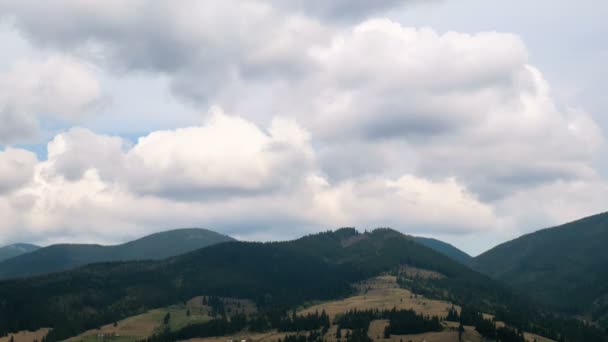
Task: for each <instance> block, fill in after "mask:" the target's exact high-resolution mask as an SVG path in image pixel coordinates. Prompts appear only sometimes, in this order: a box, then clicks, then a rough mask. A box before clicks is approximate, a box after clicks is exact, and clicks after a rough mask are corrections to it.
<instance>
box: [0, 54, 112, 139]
mask: <svg viewBox="0 0 608 342" xmlns="http://www.w3.org/2000/svg"><path fill="white" fill-rule="evenodd" d="M100 97H101V89H100V86H99V84H98V82H97V79H96V77H95V72H94V69H93V67H92V66H91V65H89V64H86V63H83V62H80V61H78V60H75V59H72V58H70V57H65V56H60V55H55V56H51V57H49V58H47V59H45V60H42V61H36V60H30V61H19V62H17V63H15V64H14V65H13V66H12V68H11V69H10V70H8V71H7V72H5V73H4V74H2V75H0V121H2V123H3V124H2V125H1V126H0V143H10V142H14V141H24V140H25V141H26V140H27V139H31V138H32V137H34V136H35V135H36V134H37V133H38V129H39V123H40V119H41V118H53V119H58V120H65V121H74V120H76V119H77V118H78V117H79V116H80V115H82V114H83V113H84V112H85V111H86V110H87V109H89V108H90V107H91V106H93V105H94V104H95V103H96V102H97V101H99V100H100Z"/></svg>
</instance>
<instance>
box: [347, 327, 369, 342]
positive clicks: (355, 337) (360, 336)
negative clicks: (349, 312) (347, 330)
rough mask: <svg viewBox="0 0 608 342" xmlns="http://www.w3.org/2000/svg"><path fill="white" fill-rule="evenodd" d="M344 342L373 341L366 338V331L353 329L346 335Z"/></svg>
mask: <svg viewBox="0 0 608 342" xmlns="http://www.w3.org/2000/svg"><path fill="white" fill-rule="evenodd" d="M346 342H373V340H372V339H371V338H369V336H367V329H365V330H363V329H355V330H353V332H352V334H350V335H348V337H347V338H346Z"/></svg>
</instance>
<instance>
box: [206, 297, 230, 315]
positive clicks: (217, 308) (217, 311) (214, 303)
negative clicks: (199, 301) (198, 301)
mask: <svg viewBox="0 0 608 342" xmlns="http://www.w3.org/2000/svg"><path fill="white" fill-rule="evenodd" d="M207 305H209V306H210V307H211V317H216V316H222V317H226V308H225V307H224V302H223V301H222V300H221V299H220V297H217V296H212V297H209V300H208V301H207Z"/></svg>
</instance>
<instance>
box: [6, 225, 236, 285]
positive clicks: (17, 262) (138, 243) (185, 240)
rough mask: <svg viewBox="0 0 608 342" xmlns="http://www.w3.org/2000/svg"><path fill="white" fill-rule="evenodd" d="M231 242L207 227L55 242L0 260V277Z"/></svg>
mask: <svg viewBox="0 0 608 342" xmlns="http://www.w3.org/2000/svg"><path fill="white" fill-rule="evenodd" d="M227 241H234V239H233V238H231V237H229V236H226V235H222V234H219V233H216V232H213V231H210V230H206V229H199V228H189V229H176V230H170V231H166V232H161V233H156V234H152V235H148V236H145V237H143V238H141V239H138V240H134V241H131V242H127V243H125V244H122V245H116V246H100V245H84V244H59V245H51V246H48V247H44V248H40V249H38V250H35V251H33V252H31V253H27V254H23V255H20V256H17V257H14V258H11V259H8V260H5V261H3V262H0V279H9V278H18V277H26V276H33V275H40V274H46V273H53V272H58V271H64V270H69V269H72V268H76V267H79V266H82V265H86V264H91V263H96V262H109V261H129V260H160V259H165V258H168V257H171V256H175V255H179V254H184V253H187V252H190V251H193V250H196V249H199V248H203V247H207V246H210V245H213V244H217V243H221V242H227Z"/></svg>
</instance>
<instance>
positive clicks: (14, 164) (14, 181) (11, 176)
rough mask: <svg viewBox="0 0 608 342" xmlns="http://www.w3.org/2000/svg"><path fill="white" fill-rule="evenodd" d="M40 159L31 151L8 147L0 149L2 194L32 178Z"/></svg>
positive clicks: (0, 191) (0, 188) (0, 184)
mask: <svg viewBox="0 0 608 342" xmlns="http://www.w3.org/2000/svg"><path fill="white" fill-rule="evenodd" d="M37 162H38V159H37V158H36V155H35V154H33V153H32V152H30V151H27V150H22V149H15V148H7V149H5V150H4V151H0V195H2V194H5V193H7V192H10V191H12V190H15V189H18V188H20V187H22V186H23V185H25V184H26V183H28V182H29V181H30V180H32V178H33V176H34V167H35V165H36V164H37Z"/></svg>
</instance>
